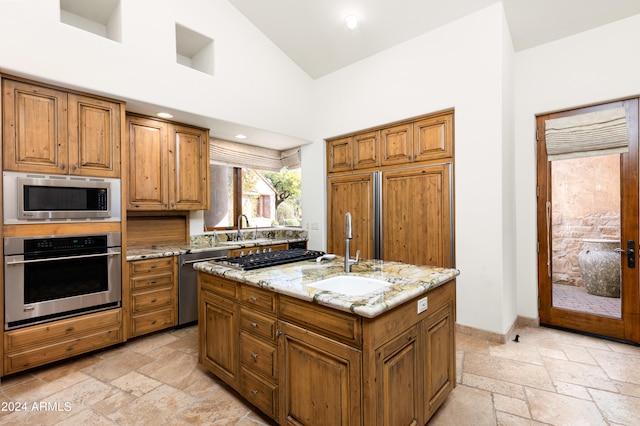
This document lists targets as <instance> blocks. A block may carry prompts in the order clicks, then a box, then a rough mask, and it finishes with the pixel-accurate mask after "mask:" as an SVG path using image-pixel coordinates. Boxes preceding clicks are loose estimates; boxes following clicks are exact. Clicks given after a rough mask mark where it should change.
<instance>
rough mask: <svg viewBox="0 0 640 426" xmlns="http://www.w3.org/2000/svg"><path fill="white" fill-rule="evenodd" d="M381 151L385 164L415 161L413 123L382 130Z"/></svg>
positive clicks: (382, 162)
mask: <svg viewBox="0 0 640 426" xmlns="http://www.w3.org/2000/svg"><path fill="white" fill-rule="evenodd" d="M380 151H381V157H382V158H381V164H382V165H383V166H386V165H390V164H402V163H409V162H411V161H413V123H408V124H400V125H398V126H393V127H387V128H386V129H383V130H381V131H380Z"/></svg>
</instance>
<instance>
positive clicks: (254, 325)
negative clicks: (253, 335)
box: [250, 322, 258, 328]
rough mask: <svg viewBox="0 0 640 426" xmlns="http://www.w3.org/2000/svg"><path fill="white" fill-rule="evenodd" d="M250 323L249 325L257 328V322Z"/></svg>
mask: <svg viewBox="0 0 640 426" xmlns="http://www.w3.org/2000/svg"><path fill="white" fill-rule="evenodd" d="M250 325H251V327H253V328H258V324H257V323H255V322H252V323H251V324H250Z"/></svg>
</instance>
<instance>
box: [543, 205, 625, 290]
mask: <svg viewBox="0 0 640 426" xmlns="http://www.w3.org/2000/svg"><path fill="white" fill-rule="evenodd" d="M552 226H553V230H552V235H553V242H552V245H553V255H552V259H553V265H552V271H553V276H552V280H553V282H554V283H558V284H568V285H574V286H581V287H582V286H584V283H583V281H582V276H581V275H580V266H579V265H578V253H580V251H581V250H582V245H583V244H582V240H583V239H585V238H595V239H604V240H620V214H619V213H618V212H614V211H609V212H600V213H595V214H593V215H590V216H587V217H577V218H576V217H567V216H564V215H561V214H554V215H553V225H552Z"/></svg>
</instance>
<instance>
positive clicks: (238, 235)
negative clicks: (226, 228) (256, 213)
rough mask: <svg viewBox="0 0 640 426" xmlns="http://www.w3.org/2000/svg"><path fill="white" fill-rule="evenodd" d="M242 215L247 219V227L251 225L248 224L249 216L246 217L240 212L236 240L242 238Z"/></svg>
mask: <svg viewBox="0 0 640 426" xmlns="http://www.w3.org/2000/svg"><path fill="white" fill-rule="evenodd" d="M243 217H244V218H245V220H246V221H247V228H249V227H250V226H251V225H249V218H248V217H247V215H246V214H241V215H240V216H238V232H237V233H236V241H240V240H242V234H241V233H240V231H241V230H242V218H243Z"/></svg>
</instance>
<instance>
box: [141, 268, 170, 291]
mask: <svg viewBox="0 0 640 426" xmlns="http://www.w3.org/2000/svg"><path fill="white" fill-rule="evenodd" d="M173 281H174V280H173V272H166V273H163V274H154V275H143V276H140V277H131V290H144V289H147V288H152V287H163V286H173Z"/></svg>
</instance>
